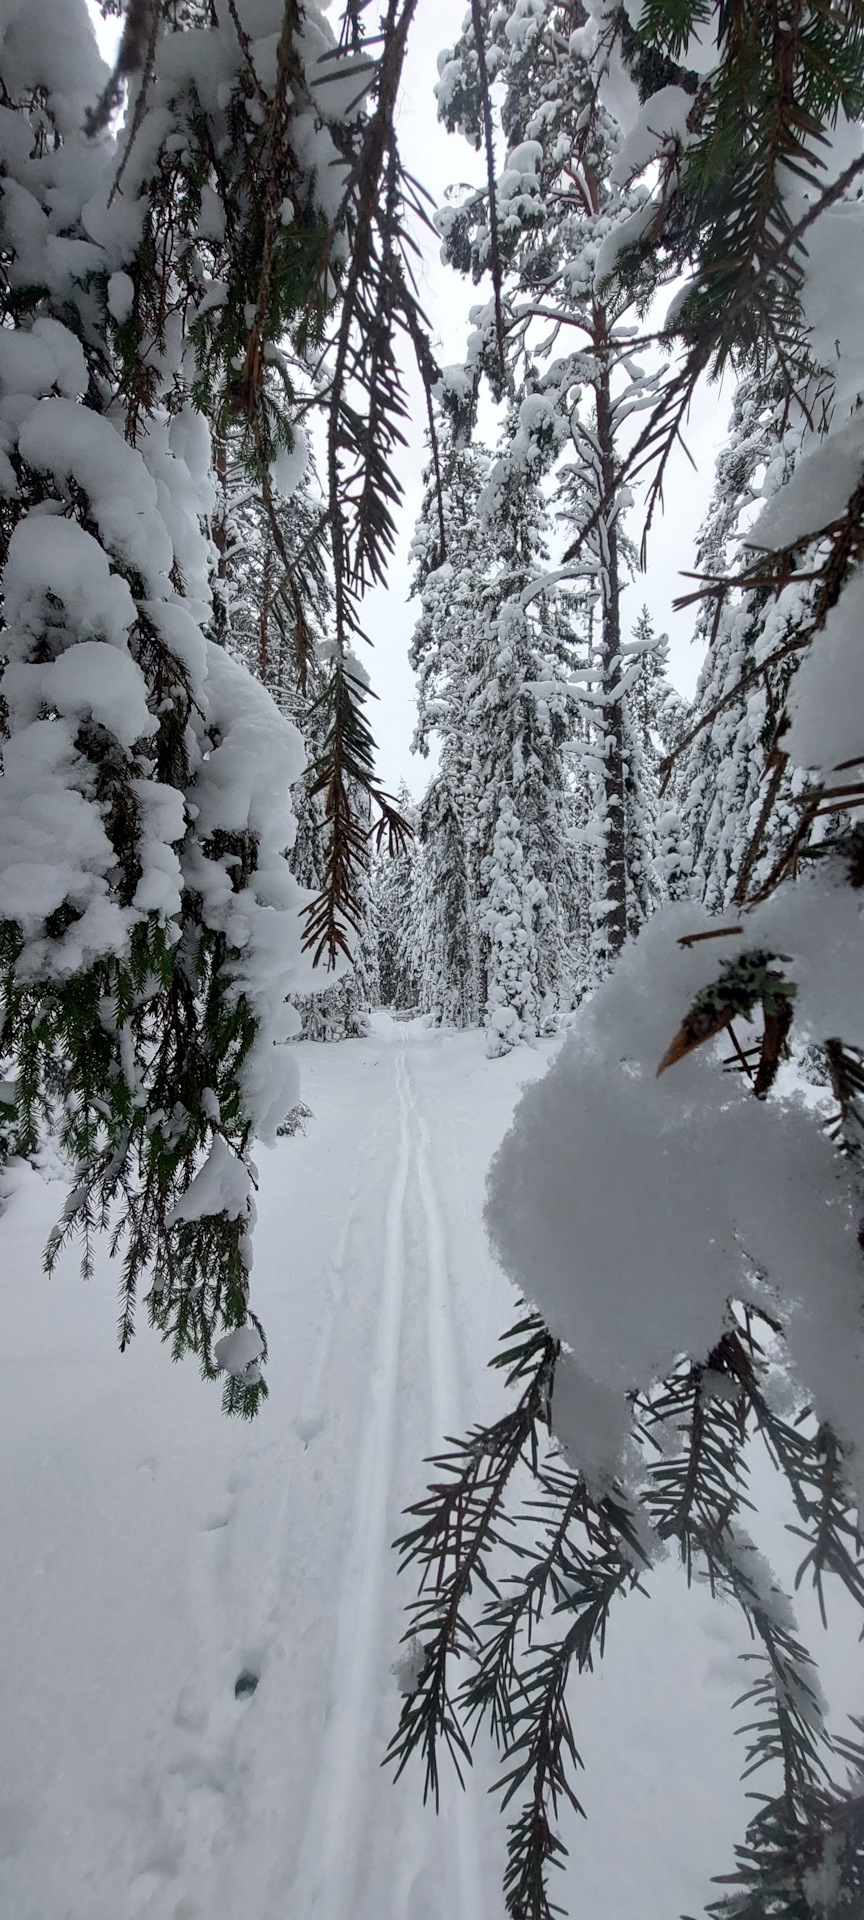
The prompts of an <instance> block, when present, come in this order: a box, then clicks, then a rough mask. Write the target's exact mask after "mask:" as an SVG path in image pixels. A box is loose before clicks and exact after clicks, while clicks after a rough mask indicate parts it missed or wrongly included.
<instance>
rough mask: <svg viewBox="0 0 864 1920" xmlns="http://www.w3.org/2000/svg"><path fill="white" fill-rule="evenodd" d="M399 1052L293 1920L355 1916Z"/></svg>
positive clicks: (395, 1210)
mask: <svg viewBox="0 0 864 1920" xmlns="http://www.w3.org/2000/svg"><path fill="white" fill-rule="evenodd" d="M405 1085H406V1068H405V1042H404V1039H403V1041H402V1042H401V1045H400V1048H399V1052H398V1054H397V1058H396V1088H397V1092H398V1095H399V1141H398V1148H397V1154H396V1164H395V1169H394V1173H393V1179H392V1183H391V1186H390V1191H389V1194H388V1196H387V1208H386V1221H385V1239H384V1261H383V1272H382V1280H381V1294H380V1300H379V1305H378V1331H377V1338H376V1344H375V1352H374V1358H373V1363H372V1368H371V1372H370V1375H369V1382H368V1389H367V1403H366V1410H365V1414H364V1423H363V1432H362V1437H361V1440H360V1445H359V1449H358V1467H357V1479H356V1485H355V1492H354V1501H353V1508H354V1517H353V1528H352V1535H351V1542H350V1547H349V1551H348V1555H347V1558H346V1562H345V1573H344V1578H343V1584H342V1595H341V1600H340V1605H339V1628H338V1637H337V1647H336V1657H335V1661H334V1665H333V1672H332V1679H331V1685H330V1711H329V1720H328V1728H327V1735H326V1739H325V1743H324V1751H323V1753H322V1754H321V1756H320V1758H319V1765H318V1787H317V1791H316V1794H315V1798H314V1801H313V1807H312V1812H311V1815H310V1817H309V1819H308V1821H307V1827H306V1835H305V1837H304V1845H303V1849H302V1851H301V1856H300V1862H299V1867H298V1873H297V1879H296V1882H295V1887H294V1891H293V1894H292V1898H291V1901H290V1904H289V1912H290V1913H292V1914H293V1913H296V1914H297V1916H298V1920H300V1916H302V1915H309V1916H310V1917H311V1916H314V1920H346V1917H347V1915H348V1914H349V1913H350V1911H351V1896H352V1887H353V1885H354V1880H355V1871H356V1854H357V1844H358V1834H359V1825H360V1819H361V1812H362V1806H361V1800H362V1779H363V1762H364V1760H366V1759H367V1755H366V1752H365V1749H366V1745H367V1729H368V1728H369V1725H370V1721H371V1720H372V1717H373V1709H374V1698H375V1680H376V1673H375V1654H376V1649H377V1637H378V1628H379V1613H380V1597H381V1586H382V1581H383V1577H384V1571H385V1564H386V1555H387V1548H388V1546H389V1537H388V1519H389V1513H390V1488H391V1481H392V1471H393V1447H394V1438H395V1430H396V1392H397V1382H398V1367H399V1344H400V1334H401V1326H402V1302H403V1292H404V1276H405V1219H404V1216H405V1195H406V1188H407V1183H408V1171H409V1165H410V1152H409V1144H410V1143H409V1133H408V1107H407V1101H406V1097H405Z"/></svg>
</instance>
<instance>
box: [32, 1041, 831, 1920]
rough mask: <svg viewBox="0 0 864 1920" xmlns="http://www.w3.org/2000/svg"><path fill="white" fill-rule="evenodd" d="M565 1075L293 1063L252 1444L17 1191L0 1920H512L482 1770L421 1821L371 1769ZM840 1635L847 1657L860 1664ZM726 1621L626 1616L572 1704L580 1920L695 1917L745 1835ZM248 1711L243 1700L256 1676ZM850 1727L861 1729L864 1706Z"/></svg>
mask: <svg viewBox="0 0 864 1920" xmlns="http://www.w3.org/2000/svg"><path fill="white" fill-rule="evenodd" d="M555 1045H556V1043H555V1042H551V1041H547V1042H542V1043H541V1044H540V1046H539V1047H538V1048H537V1050H536V1051H534V1052H529V1051H528V1050H527V1049H524V1048H522V1049H518V1050H517V1051H516V1052H515V1053H512V1054H511V1055H509V1056H508V1057H507V1058H506V1059H505V1060H499V1061H488V1060H486V1058H485V1057H484V1053H483V1045H482V1036H481V1035H480V1034H476V1033H472V1034H460V1035H457V1034H441V1033H433V1032H428V1031H426V1030H425V1029H424V1028H423V1026H422V1025H421V1024H419V1023H417V1024H413V1025H410V1026H405V1025H399V1024H396V1023H394V1022H392V1021H391V1020H390V1019H389V1018H388V1016H386V1015H379V1016H377V1019H376V1024H375V1029H374V1031H373V1033H372V1034H371V1035H370V1037H369V1038H368V1039H366V1040H362V1041H359V1040H358V1041H347V1042H343V1043H341V1044H339V1045H334V1046H317V1047H316V1046H312V1045H304V1046H302V1047H301V1048H300V1049H299V1052H300V1054H301V1056H302V1073H303V1092H304V1097H305V1099H306V1100H307V1102H308V1104H309V1106H310V1107H311V1108H312V1111H313V1115H314V1118H313V1119H312V1120H311V1121H310V1123H309V1128H308V1134H307V1136H306V1137H305V1138H302V1137H298V1138H295V1139H294V1140H285V1141H283V1142H280V1145H279V1147H278V1149H277V1150H276V1151H275V1152H273V1153H261V1154H260V1156H259V1167H260V1174H261V1186H260V1195H259V1229H258V1235H257V1243H256V1245H257V1251H256V1266H255V1273H254V1289H255V1302H256V1306H257V1307H258V1308H259V1310H260V1312H261V1314H262V1317H263V1319H264V1322H265V1325H266V1327H267V1330H268V1334H269V1338H270V1343H271V1360H270V1364H269V1367H268V1379H269V1383H270V1394H271V1397H270V1400H269V1402H268V1403H267V1404H266V1406H265V1408H264V1410H263V1412H262V1414H261V1416H260V1417H259V1419H258V1420H257V1421H256V1422H255V1423H254V1424H253V1425H251V1426H249V1427H244V1426H241V1425H239V1424H233V1423H231V1422H228V1421H225V1420H223V1418H222V1416H221V1414H220V1411H219V1392H218V1389H216V1388H212V1387H207V1386H205V1385H203V1384H202V1383H201V1382H200V1381H199V1380H198V1378H197V1376H196V1373H195V1370H194V1368H193V1367H192V1366H191V1365H190V1364H189V1363H188V1362H187V1363H186V1364H185V1365H183V1366H180V1367H172V1365H171V1363H170V1360H169V1359H168V1356H167V1354H166V1353H165V1352H164V1351H163V1350H162V1349H161V1347H160V1346H159V1344H158V1342H157V1340H156V1338H155V1336H153V1335H152V1334H150V1333H149V1332H148V1330H147V1328H146V1326H145V1325H142V1327H141V1331H140V1337H139V1339H138V1340H137V1341H136V1342H135V1343H134V1345H133V1348H132V1350H131V1351H130V1353H128V1354H127V1355H126V1356H125V1357H123V1358H121V1357H120V1356H119V1354H118V1353H117V1352H116V1349H115V1346H114V1339H113V1321H114V1313H113V1287H114V1280H113V1276H112V1273H111V1269H110V1263H109V1262H108V1261H107V1259H104V1260H103V1261H102V1262H101V1263H100V1265H99V1268H98V1272H97V1276H96V1278H95V1279H94V1281H93V1282H92V1283H91V1284H90V1285H89V1286H87V1287H84V1286H82V1285H81V1284H80V1283H79V1281H78V1280H77V1278H76V1276H75V1271H74V1262H73V1260H72V1259H70V1260H69V1261H68V1262H67V1264H66V1269H65V1270H64V1271H63V1272H62V1273H61V1274H59V1275H58V1277H57V1278H56V1279H55V1280H54V1281H53V1282H51V1283H50V1284H49V1283H48V1282H47V1281H46V1280H45V1279H44V1278H43V1276H42V1273H41V1267H40V1254H41V1246H42V1243H43V1241H44V1237H45V1233H46V1229H47V1227H48V1226H49V1225H50V1224H51V1221H52V1219H53V1218H54V1217H55V1216H56V1214H57V1212H58V1211H59V1208H60V1204H61V1200H62V1189H61V1187H60V1186H59V1185H57V1184H56V1183H55V1182H54V1181H52V1180H50V1179H48V1180H46V1179H43V1178H40V1177H39V1176H37V1175H34V1174H32V1173H30V1172H29V1171H17V1172H16V1173H15V1174H14V1175H13V1176H12V1183H13V1189H14V1190H13V1193H12V1198H11V1200H10V1202H9V1206H8V1210H7V1213H6V1217H5V1219H4V1222H3V1244H4V1246H5V1266H4V1271H3V1274H2V1280H0V1324H2V1329H3V1341H2V1346H3V1352H2V1359H0V1366H2V1394H0V1423H2V1425H0V1437H2V1444H0V1539H2V1542H3V1574H2V1633H0V1665H2V1698H0V1724H2V1729H3V1738H2V1756H0V1914H2V1915H4V1916H5V1915H9V1916H10V1920H11V1917H12V1916H13V1915H14V1920H493V1917H494V1916H498V1915H500V1914H501V1913H502V1912H503V1904H502V1900H501V1896H500V1892H499V1887H500V1873H501V1864H502V1855H503V1843H502V1834H501V1823H500V1819H499V1816H498V1812H497V1808H496V1806H495V1803H494V1802H493V1801H492V1800H490V1799H489V1798H488V1796H487V1793H486V1791H485V1789H486V1787H487V1785H488V1781H489V1779H490V1777H491V1773H490V1770H489V1767H488V1764H487V1761H486V1758H485V1756H484V1755H483V1754H481V1755H480V1756H479V1763H478V1768H477V1777H476V1778H475V1779H474V1781H473V1782H472V1783H471V1786H470V1788H469V1792H468V1794H467V1795H466V1796H465V1797H464V1798H463V1796H461V1795H460V1794H459V1793H458V1792H450V1793H448V1795H447V1797H446V1804H445V1807H444V1810H443V1812H442V1815H441V1816H440V1817H439V1819H438V1820H437V1821H436V1819H435V1816H434V1814H433V1813H432V1811H431V1810H430V1809H429V1808H426V1809H424V1808H423V1807H422V1804H421V1795H420V1790H419V1789H420V1775H419V1768H418V1769H416V1770H412V1769H411V1768H409V1770H408V1772H407V1774H406V1775H405V1776H404V1777H403V1778H402V1779H401V1780H400V1781H399V1783H398V1785H397V1786H395V1787H394V1785H393V1783H392V1779H391V1776H390V1773H389V1771H387V1772H382V1770H381V1767H380V1761H381V1756H382V1754H383V1751H384V1748H385V1746H386V1743H387V1740H388V1738H389V1736H390V1734H391V1732H392V1730H393V1727H394V1725H395V1722H396V1718H397V1715H398V1710H399V1695H398V1688H397V1684H396V1681H395V1679H394V1677H393V1674H392V1671H391V1669H392V1665H393V1662H394V1661H395V1660H397V1658H398V1653H399V1648H398V1641H399V1635H400V1633H401V1631H402V1626H403V1622H402V1620H401V1617H400V1614H401V1606H402V1604H403V1601H404V1600H405V1599H407V1598H408V1597H409V1591H410V1590H409V1587H408V1583H407V1581H406V1582H403V1583H402V1587H403V1588H404V1591H403V1590H400V1584H399V1582H398V1581H397V1579H396V1567H395V1559H394V1556H393V1555H392V1554H391V1553H390V1552H389V1542H390V1541H391V1540H392V1538H393V1537H394V1535H395V1534H396V1532H397V1531H398V1530H399V1525H400V1512H401V1510H402V1508H403V1507H404V1506H405V1505H406V1504H407V1502H408V1501H409V1500H410V1499H411V1498H413V1497H416V1495H417V1494H418V1493H419V1492H420V1491H422V1488H423V1486H424V1484H425V1477H424V1468H423V1464H422V1462H423V1458H424V1456H425V1455H427V1454H428V1453H429V1452H430V1451H431V1450H432V1449H433V1448H437V1447H438V1445H439V1443H440V1440H441V1437H442V1435H443V1434H444V1433H452V1432H454V1431H459V1430H461V1428H462V1426H463V1425H464V1424H467V1422H468V1421H470V1420H471V1419H473V1418H475V1417H477V1416H478V1415H484V1416H485V1415H488V1414H489V1413H490V1412H492V1411H493V1410H494V1409H495V1408H496V1406H497V1405H498V1404H499V1399H498V1396H500V1394H501V1392H502V1389H501V1386H500V1382H499V1380H498V1376H497V1375H490V1374H489V1373H487V1372H485V1371H484V1364H485V1361H486V1360H487V1359H488V1358H489V1356H490V1354H491V1352H492V1351H493V1349H494V1345H495V1341H496V1338H497V1336H498V1334H499V1333H500V1332H501V1331H502V1330H503V1329H504V1328H505V1327H506V1326H507V1324H508V1321H509V1317H512V1310H513V1296H512V1293H511V1291H510V1289H509V1287H508V1285H507V1284H506V1283H505V1281H504V1280H503V1278H502V1276H501V1275H500V1273H498V1272H497V1271H496V1270H495V1268H494V1266H493V1264H492V1262H491V1259H490V1256H489V1253H488V1251H487V1249H486V1246H485V1243H484V1237H483V1231H482V1226H481V1218H480V1216H481V1206H482V1196H483V1180H484V1175H485V1170H486V1167H487V1165H488V1162H489V1158H490V1155H491V1153H492V1151H493V1149H494V1147H495V1146H496V1144H497V1142H498V1141H499V1140H500V1138H501V1136H502V1134H503V1132H504V1131H505V1129H506V1126H507V1124H508V1120H509V1117H510V1114H511V1112H512V1108H513V1104H514V1100H515V1098H516V1095H517V1092H518V1088H519V1085H520V1083H522V1082H523V1081H525V1080H526V1079H528V1078H533V1077H536V1075H537V1074H539V1073H541V1072H542V1071H543V1068H544V1066H545V1064H546V1062H547V1061H548V1059H549V1057H550V1053H551V1052H552V1051H553V1050H554V1047H555ZM851 1644H852V1643H851V1640H850V1639H849V1638H848V1636H847V1640H846V1641H845V1642H844V1649H841V1651H840V1654H839V1655H838V1658H841V1659H847V1658H848V1657H849V1654H848V1648H849V1647H850V1646H851ZM742 1645H743V1642H742V1638H741V1631H740V1628H739V1627H738V1624H737V1621H736V1620H735V1618H734V1616H733V1615H732V1614H731V1613H730V1612H729V1611H728V1610H726V1609H724V1608H722V1607H720V1606H718V1605H717V1604H716V1603H713V1602H712V1601H711V1600H710V1598H709V1597H708V1596H707V1595H706V1594H704V1593H702V1592H699V1591H696V1592H693V1593H691V1594H690V1595H687V1593H686V1591H685V1590H684V1587H683V1581H682V1579H681V1577H680V1575H679V1574H678V1571H677V1569H676V1568H674V1567H672V1566H669V1567H665V1568H661V1569H660V1570H659V1574H658V1576H657V1578H656V1580H655V1582H654V1598H653V1599H652V1601H651V1602H650V1603H649V1602H647V1601H645V1600H643V1599H640V1598H639V1597H638V1596H636V1597H634V1598H632V1599H630V1600H629V1601H628V1602H626V1603H624V1605H623V1606H622V1610H621V1614H620V1619H619V1620H616V1621H613V1632H612V1635H611V1637H610V1644H609V1649H608V1653H607V1658H606V1661H605V1662H604V1664H603V1667H602V1668H601V1669H600V1671H599V1672H598V1673H597V1674H596V1675H594V1676H589V1677H588V1678H587V1679H586V1680H585V1681H584V1682H580V1684H579V1687H578V1689H577V1690H576V1692H575V1693H574V1724H575V1729H576V1736H577V1740H578V1742H579V1744H580V1747H581V1750H582V1753H583V1757H584V1759H585V1761H586V1773H585V1775H584V1776H583V1780H582V1788H581V1791H582V1794H583V1798H584V1802H585V1805H586V1809H587V1811H588V1814H589V1819H588V1821H587V1822H580V1823H577V1822H575V1820H574V1821H573V1822H572V1823H570V1825H569V1826H568V1830H567V1837H568V1840H569V1841H570V1843H571V1859H570V1863H569V1866H568V1871H567V1876H566V1886H565V1884H564V1882H563V1881H562V1884H561V1893H560V1896H559V1897H563V1898H565V1899H566V1902H567V1905H568V1908H569V1910H570V1912H571V1913H572V1914H573V1915H574V1916H577V1915H578V1916H582V1915H584V1916H586V1920H587V1917H588V1916H592V1920H593V1917H594V1916H596V1915H598V1914H601V1913H602V1915H603V1920H633V1915H634V1913H636V1912H638V1914H639V1920H674V1916H676V1915H677V1914H679V1913H681V1912H682V1911H683V1910H686V1911H688V1912H690V1913H696V1912H698V1911H699V1909H700V1906H701V1903H702V1901H703V1900H704V1899H705V1898H706V1897H710V1891H709V1877H710V1875H711V1874H712V1873H717V1872H721V1871H724V1870H725V1869H727V1868H728V1867H729V1866H730V1865H731V1858H732V1842H733V1839H734V1837H735V1836H736V1835H738V1834H740V1831H741V1827H742V1824H743V1818H742V1815H743V1792H742V1789H741V1788H740V1787H739V1785H738V1782H737V1778H736V1764H737V1762H738V1761H739V1758H740V1752H739V1751H737V1750H736V1748H735V1747H733V1743H732V1741H731V1739H730V1737H729V1736H730V1714H729V1709H730V1704H731V1702H732V1700H733V1699H734V1697H735V1696H736V1695H737V1694H738V1693H740V1692H741V1691H742V1690H743V1686H744V1684H746V1681H745V1679H742V1669H741V1667H740V1666H739V1665H738V1662H737V1659H736V1655H737V1653H738V1652H739V1651H740V1650H741V1648H742ZM244 1672H245V1673H247V1674H249V1675H252V1676H256V1677H257V1680H258V1684H257V1686H256V1688H255V1690H254V1692H247V1693H246V1694H244V1695H241V1697H240V1698H237V1697H235V1685H236V1682H237V1679H238V1677H239V1676H240V1674H241V1673H244ZM849 1704H850V1705H854V1702H853V1701H850V1703H849Z"/></svg>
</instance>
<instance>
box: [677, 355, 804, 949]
mask: <svg viewBox="0 0 864 1920" xmlns="http://www.w3.org/2000/svg"><path fill="white" fill-rule="evenodd" d="M799 372H800V374H801V376H802V377H803V378H804V380H805V387H811V386H812V388H813V395H812V396H811V398H812V399H814V401H815V397H816V395H817V394H818V388H819V384H820V383H819V382H818V380H813V379H808V378H807V370H806V367H804V366H802V367H801V368H800V369H799ZM805 404H806V396H805ZM790 416H791V418H790ZM802 424H803V421H802V410H801V401H800V399H796V396H795V393H794V390H793V389H792V388H791V387H790V380H789V375H788V372H787V371H784V370H783V369H781V368H779V367H778V366H777V365H776V362H772V363H771V364H770V365H769V371H768V373H767V374H762V373H759V372H756V373H749V374H748V375H747V376H746V377H745V378H744V379H743V380H742V381H741V382H740V384H739V386H738V388H737V389H736V393H735V398H734V403H733V409H732V418H731V422H730V430H729V438H728V441H727V444H726V445H725V446H724V448H723V449H722V450H721V452H720V454H719V456H718V459H717V469H716V481H715V489H714V496H713V499H712V502H711V506H710V507H709V510H708V514H707V517H706V520H705V524H704V526H703V528H702V530H701V533H700V537H699V544H698V550H697V557H696V568H697V571H698V572H699V573H701V574H704V575H709V576H710V575H714V576H715V578H716V579H717V580H718V582H719V581H722V580H723V579H724V578H725V577H727V576H728V575H729V573H730V570H731V571H732V572H733V573H734V572H736V571H738V570H739V569H740V567H741V565H742V564H744V565H745V566H746V564H747V561H748V559H752V556H748V554H747V553H746V551H742V545H741V542H742V538H744V539H746V531H747V527H748V525H749V524H750V522H751V521H752V518H753V513H752V509H753V507H754V505H755V504H756V503H757V502H758V501H759V500H760V499H765V498H770V497H771V495H772V494H774V493H775V492H776V491H777V489H778V488H779V487H781V486H782V485H783V484H784V483H785V482H786V481H788V479H789V478H790V476H791V474H792V471H793V468H794V465H795V456H796V452H797V450H798V449H800V446H801V429H802ZM811 598H812V596H811V595H810V594H809V593H808V591H807V589H806V587H805V588H802V587H800V586H794V587H789V588H786V589H785V590H784V591H782V592H781V594H780V595H779V597H778V596H777V594H776V593H775V592H774V591H773V590H772V587H771V586H770V584H768V583H766V584H765V585H761V586H754V587H752V588H750V589H749V590H745V591H743V592H742V591H740V590H735V589H734V588H733V589H731V590H726V591H724V592H722V593H721V595H720V597H719V598H718V597H711V598H709V599H708V600H707V601H706V602H705V604H704V606H703V609H702V611H701V612H700V616H699V621H698V627H697V636H696V637H697V639H702V640H703V641H705V640H707V641H708V642H709V644H708V649H707V653H706V657H705V663H704V666H703V668H702V672H701V675H700V678H699V684H698V686H697V689H696V695H695V699H694V704H693V712H692V715H691V717H690V722H689V726H688V732H692V735H693V737H692V739H691V740H690V744H689V746H688V747H687V748H686V750H685V751H684V752H683V753H681V754H680V756H679V758H678V761H677V764H676V768H675V785H676V788H677V791H678V792H679V793H680V795H681V796H682V813H683V818H684V822H685V825H686V828H687V833H688V837H689V840H690V843H691V846H692V850H693V875H694V886H695V888H696V890H697V891H698V894H699V895H700V897H701V898H702V899H703V900H704V902H705V905H706V906H708V907H709V908H710V909H711V910H712V911H716V912H720V911H723V910H724V909H725V908H726V907H727V906H729V905H730V904H731V903H732V901H733V899H734V898H735V897H736V895H739V894H740V895H741V896H742V897H743V896H744V895H746V893H747V892H748V891H749V890H750V887H751V884H752V883H754V882H757V881H758V879H759V877H760V876H763V877H764V875H766V874H767V873H768V872H769V871H770V868H771V865H772V863H773V860H774V858H775V857H776V853H777V850H778V848H779V847H780V846H781V845H782V843H783V841H784V840H785V839H787V838H788V835H789V833H790V831H791V830H792V827H793V824H794V822H795V820H796V819H797V818H798V817H799V811H800V797H801V795H802V793H803V791H804V789H805V787H806V784H807V782H806V778H805V776H804V775H803V774H802V773H801V772H800V770H798V771H796V770H794V769H792V768H790V767H788V766H787V763H786V756H785V753H784V752H783V748H782V741H781V740H780V739H779V737H778V731H777V730H778V724H779V721H780V718H781V716H782V714H783V711H784V706H785V701H786V697H787V694H788V691H789V686H790V682H791V679H792V675H793V674H794V671H795V668H796V666H797V663H798V656H797V654H796V652H795V650H794V648H793V649H790V650H788V651H786V652H785V653H784V651H783V648H784V642H786V641H788V640H789V639H790V638H791V637H792V636H793V635H794V631H795V628H796V626H800V625H803V624H805V622H806V620H807V617H808V604H809V602H810V600H811ZM778 652H779V653H780V654H781V658H780V659H779V660H778V661H777V662H776V663H774V662H773V661H772V656H773V655H775V654H777V653H778ZM763 662H764V663H765V664H764V666H763V664H762V663H763ZM766 799H767V800H768V813H770V820H769V818H768V814H767V813H766V817H765V819H764V820H762V817H761V816H762V813H763V808H764V806H765V803H766Z"/></svg>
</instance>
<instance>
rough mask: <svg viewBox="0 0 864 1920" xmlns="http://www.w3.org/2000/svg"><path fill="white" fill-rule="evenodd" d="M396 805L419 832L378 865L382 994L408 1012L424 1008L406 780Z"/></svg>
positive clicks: (412, 809)
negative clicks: (421, 999) (419, 1007)
mask: <svg viewBox="0 0 864 1920" xmlns="http://www.w3.org/2000/svg"><path fill="white" fill-rule="evenodd" d="M396 800H397V805H398V807H399V811H400V814H401V815H402V817H403V819H405V820H407V821H408V822H409V824H410V825H411V827H412V828H413V829H414V832H413V837H412V839H411V840H410V841H408V842H407V844H406V845H405V846H404V847H402V848H401V849H400V850H399V851H398V852H396V853H394V854H392V855H391V856H389V857H388V858H386V859H383V858H382V857H381V856H380V855H379V856H378V858H377V859H376V862H375V868H374V878H375V888H374V915H375V924H376V926H377V933H378V990H379V994H380V999H381V1005H382V1006H384V1007H393V1008H394V1010H395V1011H396V1012H397V1013H408V1012H411V1011H413V1010H414V1009H415V1008H416V1007H417V1006H418V1005H419V1000H420V972H421V955H420V951H419V946H418V931H417V917H416V865H417V831H416V829H417V818H416V809H415V807H414V805H413V803H412V800H411V796H410V794H409V792H408V788H407V786H406V784H405V782H404V780H403V781H401V782H400V784H399V787H398V789H397V795H396Z"/></svg>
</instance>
